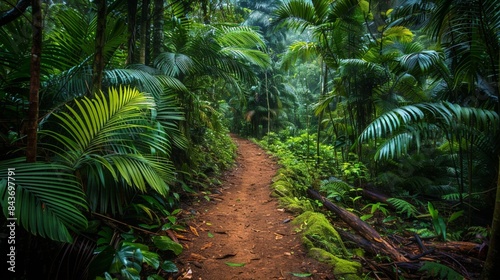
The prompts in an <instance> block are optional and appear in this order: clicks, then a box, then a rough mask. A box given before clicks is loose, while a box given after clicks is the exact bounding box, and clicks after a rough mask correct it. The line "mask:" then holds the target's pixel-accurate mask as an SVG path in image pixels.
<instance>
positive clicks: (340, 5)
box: [275, 0, 363, 160]
mask: <svg viewBox="0 0 500 280" xmlns="http://www.w3.org/2000/svg"><path fill="white" fill-rule="evenodd" d="M360 9H361V7H360V6H359V3H358V2H357V1H349V0H346V1H335V2H333V3H331V1H325V0H315V1H314V0H313V1H311V2H308V1H301V0H293V1H290V2H286V3H283V4H282V5H280V7H279V8H278V9H277V10H276V12H275V14H276V20H275V24H276V25H277V26H280V25H285V26H287V27H290V28H291V29H293V30H295V31H301V32H304V31H306V30H310V31H311V32H312V36H313V40H314V41H313V42H312V44H314V47H312V48H310V47H307V48H299V50H301V51H302V50H314V51H315V52H316V54H317V55H320V57H321V61H322V62H321V64H322V67H321V75H322V87H321V94H320V99H322V98H323V97H324V96H325V95H326V94H327V92H328V88H329V87H328V80H329V77H328V75H329V72H330V69H336V68H337V67H338V66H339V61H340V58H347V57H355V56H356V55H357V52H358V50H359V49H360V48H359V44H360V42H361V41H360V39H361V36H360V35H359V34H360V32H361V31H362V29H363V28H362V22H360V21H359V20H356V14H357V13H359V12H360ZM302 45H304V46H308V45H310V43H308V42H307V43H305V44H302ZM296 49H297V48H296ZM323 112H324V111H323V110H320V111H319V112H318V115H319V121H318V131H317V142H316V145H317V146H316V154H317V158H318V160H319V158H320V151H319V144H320V139H321V127H322V121H323Z"/></svg>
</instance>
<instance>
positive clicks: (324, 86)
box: [316, 62, 328, 166]
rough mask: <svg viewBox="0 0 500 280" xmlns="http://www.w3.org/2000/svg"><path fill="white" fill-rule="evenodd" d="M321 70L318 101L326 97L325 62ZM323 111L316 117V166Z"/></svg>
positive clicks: (326, 76) (317, 163) (326, 77)
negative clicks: (321, 77) (321, 76)
mask: <svg viewBox="0 0 500 280" xmlns="http://www.w3.org/2000/svg"><path fill="white" fill-rule="evenodd" d="M322 64H323V65H322V68H323V71H324V72H323V80H322V87H321V94H320V97H319V101H321V99H323V97H325V95H326V92H327V90H328V66H327V65H326V63H325V62H323V63H322ZM323 111H324V110H321V111H320V112H319V116H318V131H317V134H318V135H316V166H319V156H320V150H319V146H320V145H319V144H320V143H319V142H320V139H321V125H322V121H323Z"/></svg>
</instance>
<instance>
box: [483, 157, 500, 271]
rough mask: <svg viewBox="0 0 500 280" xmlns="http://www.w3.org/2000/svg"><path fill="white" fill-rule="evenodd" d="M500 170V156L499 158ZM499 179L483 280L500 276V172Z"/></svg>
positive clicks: (499, 173) (499, 172)
mask: <svg viewBox="0 0 500 280" xmlns="http://www.w3.org/2000/svg"><path fill="white" fill-rule="evenodd" d="M498 165H499V167H498V168H499V169H500V156H499V157H498ZM497 172H498V179H497V194H496V199H495V210H494V212H493V223H492V225H491V237H490V244H489V245H490V247H489V249H488V255H487V256H486V262H485V263H484V269H483V274H482V275H481V277H482V279H493V278H495V277H496V276H498V275H500V265H498V264H500V170H499V171H497Z"/></svg>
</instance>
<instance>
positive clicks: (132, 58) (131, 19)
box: [127, 0, 137, 64]
mask: <svg viewBox="0 0 500 280" xmlns="http://www.w3.org/2000/svg"><path fill="white" fill-rule="evenodd" d="M136 17H137V0H128V54H127V64H131V63H135V62H136V55H135V39H136V33H137V32H136V24H135V23H136Z"/></svg>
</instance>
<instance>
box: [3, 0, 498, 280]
mask: <svg viewBox="0 0 500 280" xmlns="http://www.w3.org/2000/svg"><path fill="white" fill-rule="evenodd" d="M0 11H3V12H1V13H0V100H1V104H0V107H1V110H0V143H1V145H0V154H1V156H2V160H1V161H0V168H1V171H0V172H2V173H1V174H2V176H1V181H0V196H1V198H2V199H1V201H0V202H1V206H2V209H3V214H4V215H3V217H2V223H3V224H5V225H7V224H9V223H10V221H9V220H8V218H13V217H15V218H17V224H18V227H17V231H16V240H17V243H16V250H17V251H16V252H17V254H16V262H17V266H18V267H17V268H18V269H21V268H22V270H23V271H22V272H18V273H17V274H16V275H17V277H20V278H19V279H38V278H39V276H40V275H44V276H45V275H46V276H47V278H49V279H56V278H61V279H80V278H82V279H83V278H85V279H87V278H91V279H95V278H96V277H105V278H108V279H112V278H113V277H117V278H125V279H139V277H140V276H149V277H150V278H148V279H166V278H167V277H168V275H171V273H174V272H175V271H176V269H177V268H176V267H175V265H174V263H173V262H172V260H173V259H174V258H175V255H177V254H179V253H180V252H181V251H182V246H180V245H179V244H178V243H176V242H174V241H173V240H172V239H171V238H170V237H172V236H170V237H169V234H173V232H175V231H176V230H179V229H180V228H181V227H182V224H181V223H179V221H178V214H179V212H181V209H180V208H181V203H182V201H183V200H185V199H186V198H187V197H190V196H193V195H200V196H203V195H205V194H207V193H208V192H210V189H211V186H213V185H215V184H217V183H218V181H217V176H218V175H219V174H221V172H222V171H223V170H225V169H227V168H229V167H230V166H231V164H232V162H233V159H234V156H235V154H234V151H235V147H234V144H233V143H232V142H231V140H230V138H229V136H228V132H230V131H231V132H234V133H238V134H240V135H244V136H248V137H255V138H259V139H262V141H261V143H262V145H263V146H264V147H266V148H267V149H269V150H270V151H272V152H273V153H275V154H277V155H278V156H279V157H280V158H281V159H282V164H283V165H284V166H287V167H288V168H290V169H291V171H287V172H291V173H290V174H288V176H292V177H293V178H294V179H293V180H294V181H295V182H296V183H297V184H296V185H295V186H294V188H296V189H295V190H294V191H293V192H294V193H293V196H292V197H298V198H300V197H302V196H305V191H306V189H307V188H309V187H313V188H314V189H316V190H319V191H321V193H322V194H323V195H325V196H326V197H328V198H329V199H331V200H333V201H336V202H338V203H339V204H341V205H343V206H345V207H346V208H349V209H351V211H352V212H353V213H356V214H359V215H360V216H362V217H363V219H364V220H366V221H368V222H370V223H382V224H384V225H385V226H386V227H387V228H388V232H387V233H388V234H392V233H394V232H397V233H401V232H402V230H401V229H400V228H396V225H397V224H402V223H403V222H405V223H410V224H411V223H418V224H414V225H413V226H411V227H410V229H409V231H410V232H412V233H418V234H420V235H421V236H423V237H435V238H438V239H441V240H443V241H444V240H467V241H474V242H479V243H482V242H483V241H487V242H486V243H488V244H489V247H488V248H489V249H488V256H487V258H486V261H485V264H484V271H483V274H482V278H484V279H492V278H493V275H495V269H497V270H498V268H495V266H494V265H495V264H497V263H499V262H500V253H499V250H500V249H498V248H499V246H500V244H499V242H500V192H497V189H498V186H499V176H500V173H499V162H500V157H499V156H500V146H499V143H500V141H499V127H500V126H499V113H500V106H499V100H498V99H499V90H500V88H499V87H500V80H499V79H500V72H499V70H498V69H500V68H499V67H500V65H499V63H500V31H499V28H500V5H499V4H498V3H497V1H493V0H477V1H465V0H460V1H449V0H434V1H431V0H429V1H427V0H421V1H414V0H399V1H398V0H393V1H376V0H290V1H280V0H273V1H264V0H262V1H246V0H234V1H231V0H218V1H208V0H201V1H183V0H178V1H166V0H152V1H151V0H142V1H140V0H95V1H90V0H70V1H60V0H53V1H44V0H4V1H2V2H1V3H0ZM9 171H11V172H10V173H8V172H9ZM14 180H15V181H14ZM13 186H15V191H14V188H13ZM365 189H370V190H376V191H377V192H381V193H385V194H386V195H388V196H389V197H391V199H392V200H391V202H392V203H391V204H392V206H394V207H395V208H396V210H395V211H392V212H389V210H387V208H389V205H386V204H383V203H380V202H378V203H377V202H370V201H361V199H360V195H359V192H360V191H361V190H365ZM9 197H12V198H9ZM14 197H15V200H14ZM292 199H294V198H292ZM14 201H15V203H14ZM304 201H308V202H299V203H298V204H299V205H298V208H301V207H302V208H303V205H302V206H301V204H302V203H306V204H312V205H314V203H316V202H317V201H314V200H304ZM296 204H297V203H296ZM292 205H293V203H292ZM9 207H10V208H9ZM306 208H307V207H306ZM312 208H315V209H316V210H319V209H320V208H321V207H319V206H318V207H312ZM307 209H309V208H307ZM307 209H302V210H307ZM437 209H438V210H437ZM11 210H13V211H11ZM438 213H439V214H438ZM422 214H428V216H427V217H428V218H429V219H427V220H425V219H424V220H422V219H420V220H419V219H416V220H413V219H410V218H411V217H413V218H416V217H417V216H421V215H422ZM330 218H333V217H330ZM457 219H459V220H460V221H462V222H461V223H460V225H458V226H457V227H454V224H453V223H452V222H453V220H455V222H456V221H457ZM492 221H493V223H492ZM445 222H448V223H449V224H446V223H445ZM160 231H161V232H163V233H164V234H162V235H158V234H157V233H158V232H160ZM2 233H3V234H4V235H5V236H8V235H9V228H8V227H7V226H4V227H2ZM4 240H7V239H4ZM4 240H2V246H3V247H5V248H2V252H7V248H9V247H8V244H7V242H4ZM325 246H326V245H325ZM42 255H43V256H49V257H47V258H45V259H44V261H40V259H39V256H42ZM380 261H381V262H384V261H386V260H380ZM144 264H146V265H144ZM34 267H36V268H37V269H34ZM27 268H30V269H27ZM497 272H498V271H497ZM368 277H373V275H368Z"/></svg>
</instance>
